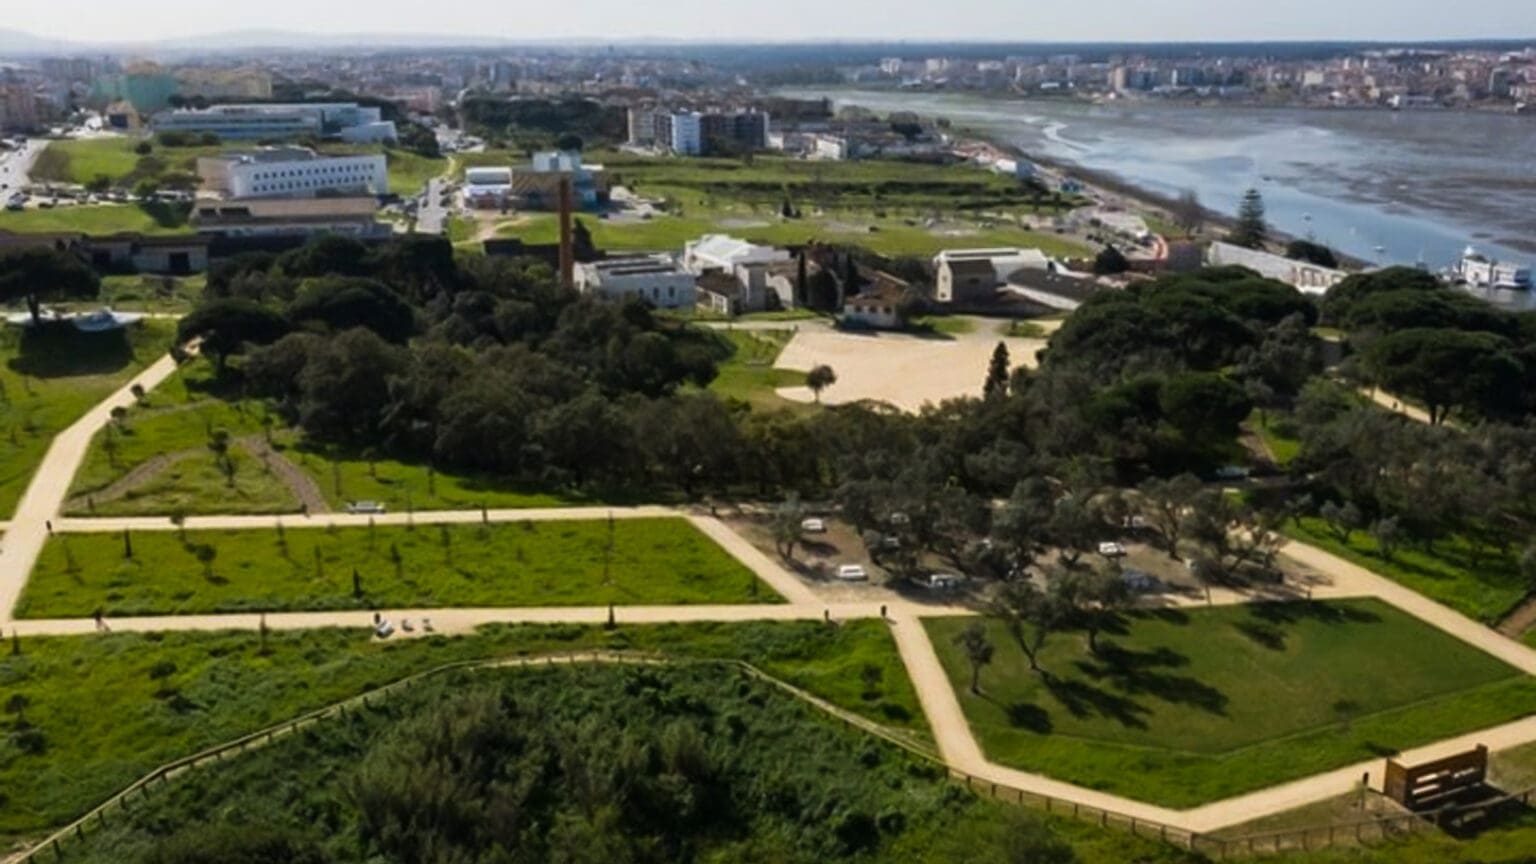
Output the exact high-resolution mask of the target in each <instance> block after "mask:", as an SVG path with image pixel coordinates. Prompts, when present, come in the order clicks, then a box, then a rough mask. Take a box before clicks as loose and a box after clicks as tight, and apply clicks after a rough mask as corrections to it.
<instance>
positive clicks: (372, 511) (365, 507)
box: [347, 501, 386, 515]
mask: <svg viewBox="0 0 1536 864" xmlns="http://www.w3.org/2000/svg"><path fill="white" fill-rule="evenodd" d="M385 509H386V508H385V507H384V505H383V504H382V503H381V502H378V501H348V502H347V512H348V513H357V514H369V515H378V514H382V513H383V512H384V511H385Z"/></svg>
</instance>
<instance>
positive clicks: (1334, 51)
mask: <svg viewBox="0 0 1536 864" xmlns="http://www.w3.org/2000/svg"><path fill="white" fill-rule="evenodd" d="M1532 44H1536V36H1532V37H1528V38H1524V39H1486V40H1443V41H1419V42H1401V41H1398V42H1372V41H1361V40H1357V41H1321V40H1320V41H1291V42H1189V43H1183V42H1161V43H1151V42H1147V43H1126V42H1074V43H1068V42H1000V41H953V40H951V41H947V42H918V41H893V40H854V39H846V38H844V39H806V40H802V41H798V42H761V41H757V42H754V41H750V40H717V41H706V40H685V39H673V38H665V37H658V38H633V37H631V38H624V39H601V38H587V39H533V38H528V37H527V36H520V37H518V38H515V39H514V38H510V37H497V36H487V35H483V34H477V35H455V34H421V33H317V32H299V31H291V30H231V31H226V32H221V33H210V34H206V35H198V36H181V37H175V38H170V39H158V40H150V41H78V40H70V39H61V38H50V37H46V36H39V35H37V34H35V33H28V32H25V31H22V30H14V29H5V28H0V61H4V60H16V59H25V58H31V57H39V56H46V55H54V56H66V55H67V56H91V55H115V56H146V57H167V58H175V57H187V56H195V55H211V54H239V53H250V52H255V51H258V50H262V49H276V50H281V51H321V50H325V51H333V52H337V51H339V52H343V53H362V52H374V51H383V50H389V49H404V50H409V49H415V50H444V49H452V48H516V47H527V48H541V49H554V48H569V49H572V50H575V51H591V50H595V49H600V50H604V51H618V52H620V53H636V52H638V51H642V50H643V51H645V52H646V53H660V54H668V55H672V56H689V57H700V58H706V57H707V58H709V59H719V60H727V61H729V60H734V61H735V62H736V64H742V65H755V63H762V62H764V61H767V62H780V63H784V62H787V63H807V62H819V63H823V64H824V63H858V62H866V61H868V60H870V59H874V58H879V57H883V56H892V55H896V56H908V57H922V56H949V57H972V58H983V57H987V58H991V57H1005V56H1009V55H1019V54H1030V53H1042V52H1050V53H1072V54H1079V55H1082V56H1085V57H1090V58H1093V57H1106V56H1109V55H1111V54H1116V53H1132V54H1143V55H1148V56H1198V55H1206V56H1212V55H1229V56H1236V55H1243V56H1273V57H1277V58H1300V57H1316V56H1327V55H1338V54H1345V53H1351V52H1356V51H1360V50H1366V49H1371V48H1391V47H1397V48H1423V49H1455V48H1482V49H1488V50H1518V49H1521V48H1524V47H1527V46H1530V45H1532ZM743 51H744V52H745V55H746V56H743V55H742V53H741V52H743Z"/></svg>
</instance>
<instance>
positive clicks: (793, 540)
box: [773, 495, 805, 561]
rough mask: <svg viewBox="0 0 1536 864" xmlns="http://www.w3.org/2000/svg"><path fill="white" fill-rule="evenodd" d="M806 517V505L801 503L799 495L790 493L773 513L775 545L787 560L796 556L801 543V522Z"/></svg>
mask: <svg viewBox="0 0 1536 864" xmlns="http://www.w3.org/2000/svg"><path fill="white" fill-rule="evenodd" d="M804 518H805V507H804V506H802V505H801V504H800V497H799V496H798V495H790V496H789V497H788V498H786V499H785V500H784V503H782V504H780V505H779V507H778V509H777V510H775V511H774V514H773V545H774V547H775V548H776V549H777V550H778V552H779V557H780V558H783V559H784V560H785V561H790V560H793V559H794V557H795V546H797V545H799V543H800V536H801V530H802V529H801V527H800V526H801V523H802V522H803V521H804Z"/></svg>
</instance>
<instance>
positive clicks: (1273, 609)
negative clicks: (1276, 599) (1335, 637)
mask: <svg viewBox="0 0 1536 864" xmlns="http://www.w3.org/2000/svg"><path fill="white" fill-rule="evenodd" d="M1248 612H1249V614H1250V615H1252V616H1253V617H1254V618H1257V619H1258V620H1259V621H1263V622H1267V623H1269V624H1274V625H1279V624H1295V623H1298V622H1301V621H1321V622H1323V623H1324V624H1377V623H1380V621H1381V616H1380V615H1377V614H1376V613H1375V612H1371V611H1369V610H1366V609H1359V608H1356V607H1354V606H1349V605H1336V604H1331V603H1319V602H1314V601H1310V600H1308V601H1303V602H1289V603H1254V604H1251V605H1250V606H1249V607H1248Z"/></svg>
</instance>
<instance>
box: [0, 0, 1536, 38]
mask: <svg viewBox="0 0 1536 864" xmlns="http://www.w3.org/2000/svg"><path fill="white" fill-rule="evenodd" d="M7 5H8V7H10V8H7V9H6V16H5V20H4V21H3V22H0V27H3V28H6V29H13V30H20V31H25V32H28V33H30V34H32V35H34V36H37V37H41V38H43V39H47V40H57V41H60V42H109V43H118V44H120V43H125V42H134V41H156V40H162V39H182V38H187V37H195V36H200V35H206V34H217V33H227V32H230V31H250V30H259V31H293V32H296V33H304V34H311V35H313V34H322V33H323V34H359V35H399V36H402V37H410V36H415V37H443V36H460V37H462V38H463V39H464V41H465V42H466V43H469V42H473V41H475V40H477V39H479V40H491V39H495V40H511V41H517V40H522V39H526V40H551V39H552V40H559V39H569V40H599V41H608V40H612V41H615V42H622V41H625V40H647V39H677V40H689V41H711V40H718V41H732V40H753V41H812V40H824V39H832V38H836V39H842V40H850V41H880V40H887V39H890V40H905V41H942V40H956V41H1004V42H1006V41H1020V42H1055V41H1074V42H1081V41H1112V42H1120V41H1143V42H1152V41H1259V40H1372V41H1394V40H1399V41H1428V40H1450V39H1481V38H1490V39H1491V38H1524V37H1536V11H1533V8H1532V5H1531V3H1530V0H1478V2H1473V3H1463V4H1448V3H1445V2H1444V0H1351V2H1349V3H1339V2H1337V0H1292V2H1287V3H1276V2H1273V0H1268V2H1262V3H1260V2H1255V0H1228V2H1224V3H1216V2H1212V0H1163V2H1161V3H1159V4H1157V6H1156V12H1155V14H1149V13H1148V7H1147V6H1146V5H1145V4H1143V3H1140V2H1133V0H1078V2H1075V3H1071V4H1056V5H1053V6H1042V5H1041V4H1032V3H1030V4H1026V3H1020V2H1018V0H949V2H946V3H942V4H933V3H914V4H908V5H907V7H906V8H901V9H900V10H899V13H900V14H892V13H893V12H894V11H896V9H894V8H893V7H892V5H891V4H890V3H888V2H886V0H833V2H827V0H776V2H773V3H761V2H750V3H749V2H746V0H718V2H715V3H711V4H708V5H701V4H699V3H698V2H697V0H647V2H645V3H636V2H633V0H575V2H568V3H563V4H535V3H527V4H524V3H518V4H509V3H491V2H487V0H460V2H458V3H455V4H452V5H451V6H448V7H444V6H440V5H435V4H430V3H421V2H419V0H325V2H323V3H316V2H314V0H266V2H263V3H259V4H251V3H239V4H233V3H217V2H209V0H140V2H137V3H132V4H118V3H104V2H102V0H47V2H44V0H17V2H14V3H12V4H7ZM18 7H19V8H18ZM449 12H451V14H452V17H449V16H448V15H446V14H445V13H449Z"/></svg>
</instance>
